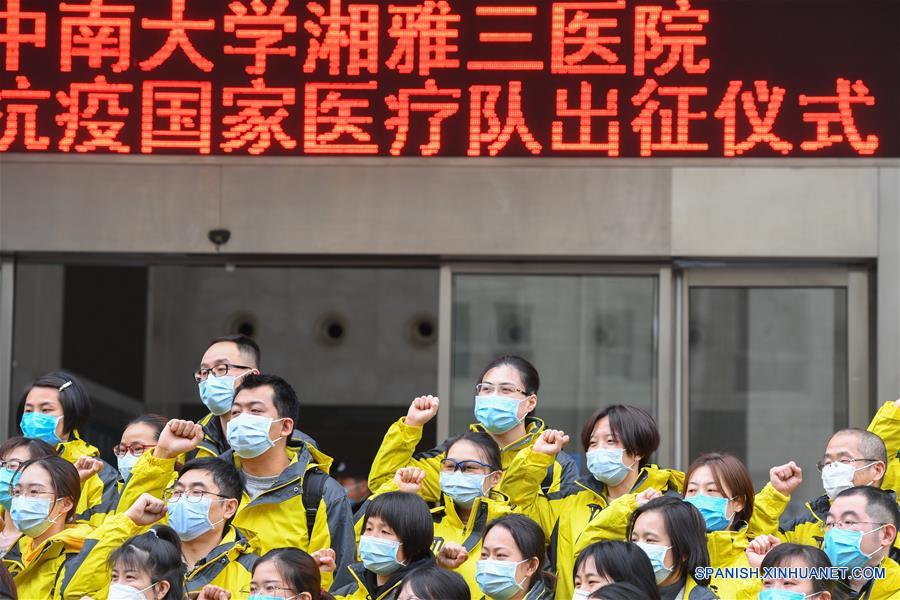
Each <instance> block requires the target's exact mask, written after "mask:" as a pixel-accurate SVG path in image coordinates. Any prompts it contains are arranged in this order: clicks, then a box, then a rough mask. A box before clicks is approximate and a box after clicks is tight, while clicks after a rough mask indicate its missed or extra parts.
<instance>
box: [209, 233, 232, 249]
mask: <svg viewBox="0 0 900 600" xmlns="http://www.w3.org/2000/svg"><path fill="white" fill-rule="evenodd" d="M207 235H208V236H209V241H210V242H212V243H213V244H215V245H216V250H218V249H219V246H223V245H225V244H227V243H228V240H230V239H231V231H229V230H227V229H210V231H209V233H208V234H207Z"/></svg>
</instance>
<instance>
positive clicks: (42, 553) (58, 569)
mask: <svg viewBox="0 0 900 600" xmlns="http://www.w3.org/2000/svg"><path fill="white" fill-rule="evenodd" d="M13 481H14V483H13V488H12V502H11V504H10V511H9V513H10V517H11V518H12V519H13V521H14V522H15V524H16V528H17V529H18V530H19V531H21V532H22V534H23V535H24V536H26V537H24V538H23V541H22V542H21V543H20V545H22V544H24V546H25V547H23V548H22V550H23V551H22V557H21V560H20V561H18V562H15V561H11V560H8V559H6V560H5V561H4V562H5V564H6V566H7V568H8V569H9V571H10V573H11V574H12V576H13V579H14V581H15V584H16V588H17V590H18V594H19V597H20V598H35V599H36V598H41V599H49V600H57V599H62V598H81V597H83V596H90V597H98V598H99V597H101V596H100V594H101V593H104V592H105V590H106V589H107V588H108V587H109V583H110V577H109V570H108V568H107V566H106V565H107V561H108V559H109V556H110V555H111V553H112V552H113V551H115V550H116V549H117V548H119V547H120V546H122V544H123V543H125V541H126V540H127V539H128V538H130V537H132V536H134V535H136V534H138V533H140V531H141V530H142V529H143V528H144V527H146V526H148V525H151V524H152V523H155V522H156V521H158V520H159V519H160V518H161V517H162V516H163V515H164V514H165V505H164V504H163V502H162V500H160V499H158V498H154V497H152V496H150V495H149V494H144V495H142V496H141V497H140V498H138V500H137V501H136V502H135V504H134V505H132V506H131V507H130V508H129V509H128V510H127V511H125V512H124V513H121V514H115V515H111V516H110V517H109V518H107V519H106V520H105V521H104V522H103V523H102V524H101V525H100V526H99V527H93V526H92V525H90V524H89V523H86V522H84V521H76V516H75V510H76V507H77V506H78V499H79V496H80V495H81V481H80V478H79V474H78V471H77V469H76V468H75V467H74V466H73V465H72V464H71V463H70V462H68V461H66V460H65V459H63V458H60V457H59V456H45V457H43V458H35V459H32V460H29V461H27V462H25V463H23V464H22V465H20V466H19V469H18V470H17V471H16V473H15V477H14V479H13ZM102 597H106V596H102Z"/></svg>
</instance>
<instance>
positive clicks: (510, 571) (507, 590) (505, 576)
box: [475, 560, 527, 600]
mask: <svg viewBox="0 0 900 600" xmlns="http://www.w3.org/2000/svg"><path fill="white" fill-rule="evenodd" d="M523 562H527V561H526V560H523V561H519V562H513V561H511V560H479V561H478V564H477V566H476V567H475V582H476V583H478V587H479V588H481V591H482V592H484V593H485V595H487V596H488V597H490V598H493V599H494V600H509V599H510V598H512V597H513V596H515V595H516V594H518V593H519V592H521V591H522V590H523V589H524V588H523V587H522V584H523V583H525V579H527V578H523V579H522V581H516V568H517V567H518V566H519V565H521V564H522V563H523Z"/></svg>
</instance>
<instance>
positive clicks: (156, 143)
mask: <svg viewBox="0 0 900 600" xmlns="http://www.w3.org/2000/svg"><path fill="white" fill-rule="evenodd" d="M211 116H212V84H211V83H210V82H208V81H145V82H144V87H143V94H142V102H141V152H143V153H144V154H151V153H152V152H154V151H155V150H158V149H161V148H173V149H174V148H181V149H193V150H197V151H198V152H199V153H200V154H209V152H210V146H211V139H212V123H211Z"/></svg>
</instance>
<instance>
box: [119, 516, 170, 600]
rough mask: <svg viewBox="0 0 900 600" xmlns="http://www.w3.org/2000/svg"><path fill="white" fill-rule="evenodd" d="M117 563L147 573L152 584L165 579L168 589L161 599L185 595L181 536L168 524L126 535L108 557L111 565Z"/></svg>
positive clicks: (166, 599)
mask: <svg viewBox="0 0 900 600" xmlns="http://www.w3.org/2000/svg"><path fill="white" fill-rule="evenodd" d="M120 563H121V565H122V566H123V567H124V568H126V569H129V570H134V571H138V572H144V573H147V574H148V575H149V576H150V581H151V582H152V583H154V584H156V583H159V582H160V581H168V582H169V591H168V592H167V593H166V595H165V596H163V600H182V598H184V584H183V581H184V576H185V567H184V563H182V561H181V540H179V539H178V534H177V533H175V531H174V530H173V529H172V528H171V527H168V526H166V525H156V526H155V527H153V528H152V529H151V530H150V531H148V532H147V533H144V534H141V535H136V536H134V537H132V538H129V539H128V540H127V541H126V542H125V543H124V544H122V545H121V546H120V547H119V548H117V549H116V550H115V551H113V553H112V554H111V555H110V557H109V566H110V568H112V567H115V566H116V565H117V564H120Z"/></svg>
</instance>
